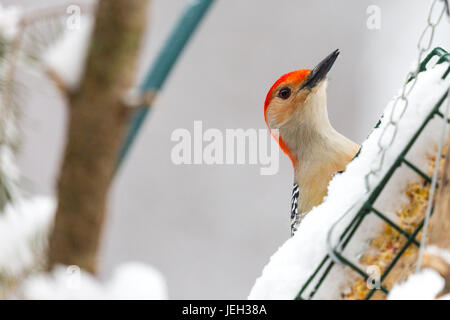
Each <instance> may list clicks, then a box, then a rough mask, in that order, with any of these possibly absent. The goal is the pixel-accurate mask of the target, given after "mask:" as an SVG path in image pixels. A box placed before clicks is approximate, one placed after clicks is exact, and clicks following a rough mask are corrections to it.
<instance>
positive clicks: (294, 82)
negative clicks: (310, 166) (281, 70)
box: [264, 49, 339, 162]
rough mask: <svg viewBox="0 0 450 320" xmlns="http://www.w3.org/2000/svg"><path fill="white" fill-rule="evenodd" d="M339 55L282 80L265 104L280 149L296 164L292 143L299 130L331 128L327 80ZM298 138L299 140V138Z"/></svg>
mask: <svg viewBox="0 0 450 320" xmlns="http://www.w3.org/2000/svg"><path fill="white" fill-rule="evenodd" d="M338 55H339V49H337V50H335V51H333V52H332V53H331V54H329V55H328V56H327V57H326V58H325V59H323V60H322V61H321V62H320V63H319V64H318V65H317V66H316V67H315V68H314V69H312V70H311V69H301V70H297V71H293V72H290V73H287V74H285V75H283V76H282V77H280V78H279V79H278V80H277V81H276V82H275V83H274V84H273V86H272V87H271V88H270V90H269V92H268V94H267V97H266V101H265V103H264V118H265V121H266V123H267V126H268V127H269V129H270V130H271V132H272V135H274V133H273V132H274V131H275V129H277V130H278V133H279V134H278V135H274V137H275V138H277V139H279V143H280V147H281V149H282V150H283V151H284V152H285V153H287V154H288V156H289V157H290V158H291V160H292V162H295V159H294V158H295V155H294V154H293V152H292V151H293V149H295V148H296V146H294V145H292V144H293V143H292V142H290V140H292V139H290V137H289V136H292V135H294V134H293V131H296V130H298V128H299V127H302V126H303V127H315V128H317V129H318V130H320V127H321V126H327V125H329V122H328V115H327V110H326V92H325V91H326V76H327V74H328V71H330V69H331V67H332V65H333V63H334V61H335V60H336V58H337V56H338ZM296 138H297V137H296Z"/></svg>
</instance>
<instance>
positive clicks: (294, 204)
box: [291, 183, 300, 236]
mask: <svg viewBox="0 0 450 320" xmlns="http://www.w3.org/2000/svg"><path fill="white" fill-rule="evenodd" d="M299 195H300V187H299V185H298V184H296V183H294V189H293V190H292V199H291V236H293V235H294V233H295V231H297V226H298V224H299V223H300V215H299V213H298V197H299Z"/></svg>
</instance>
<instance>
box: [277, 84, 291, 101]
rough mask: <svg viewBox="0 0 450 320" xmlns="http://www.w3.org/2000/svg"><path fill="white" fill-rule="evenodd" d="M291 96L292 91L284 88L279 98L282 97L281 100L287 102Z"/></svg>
mask: <svg viewBox="0 0 450 320" xmlns="http://www.w3.org/2000/svg"><path fill="white" fill-rule="evenodd" d="M290 95H291V89H289V88H288V87H283V88H281V89H280V91H278V97H280V98H281V99H284V100H286V99H287V98H289V97H290Z"/></svg>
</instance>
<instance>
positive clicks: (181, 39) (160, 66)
mask: <svg viewBox="0 0 450 320" xmlns="http://www.w3.org/2000/svg"><path fill="white" fill-rule="evenodd" d="M213 2H214V0H191V1H189V3H188V4H187V6H186V8H185V9H184V11H183V13H182V15H181V18H180V19H179V20H178V23H177V24H176V25H175V27H174V29H173V30H172V33H171V34H170V36H169V38H168V39H167V41H166V43H165V44H164V46H163V48H162V49H161V51H160V52H159V54H158V56H157V58H156V60H155V62H154V63H153V65H152V67H151V69H150V70H149V72H148V73H147V76H146V77H145V79H144V81H143V83H142V85H141V87H140V92H141V93H142V94H146V93H152V94H157V93H158V91H159V90H160V89H161V88H162V86H163V85H164V82H165V80H166V79H167V77H168V75H169V73H170V71H171V70H172V68H173V66H174V65H175V63H176V61H177V59H178V58H179V56H180V54H181V52H182V51H183V49H184V47H185V45H186V44H187V42H188V41H189V39H190V37H191V36H192V34H193V33H194V31H195V30H196V28H197V26H198V24H199V23H200V21H201V20H202V18H203V17H204V15H205V13H206V12H207V10H208V8H209V7H210V6H211V4H212V3H213ZM148 112H149V106H142V107H141V108H140V109H139V110H137V111H136V112H135V113H134V114H133V116H132V118H131V124H130V129H129V131H128V133H127V135H126V137H125V140H124V143H123V145H122V148H121V150H120V153H119V159H118V164H117V169H118V168H119V167H120V165H121V164H122V162H123V161H124V159H125V157H126V155H127V153H128V151H129V150H130V147H131V146H132V144H133V142H134V140H135V138H136V136H137V134H138V132H139V129H140V128H141V126H142V124H143V122H144V120H145V118H146V117H147V115H148ZM117 169H116V170H117Z"/></svg>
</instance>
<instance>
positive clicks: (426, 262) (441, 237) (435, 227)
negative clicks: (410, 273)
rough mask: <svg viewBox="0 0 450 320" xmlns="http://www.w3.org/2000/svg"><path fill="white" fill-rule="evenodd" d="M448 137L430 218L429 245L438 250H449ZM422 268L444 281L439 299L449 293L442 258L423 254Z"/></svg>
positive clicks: (449, 269) (447, 267) (449, 271)
mask: <svg viewBox="0 0 450 320" xmlns="http://www.w3.org/2000/svg"><path fill="white" fill-rule="evenodd" d="M449 148H450V136H449V137H448V138H447V152H446V156H445V162H444V168H443V170H442V178H441V179H440V181H439V189H438V190H439V192H438V194H437V197H436V206H435V209H434V213H433V216H432V217H431V218H430V240H429V241H428V243H429V244H430V245H433V246H436V247H438V248H440V249H446V250H450V150H449ZM422 268H432V269H434V270H436V271H437V272H438V273H439V274H440V275H441V276H442V278H444V280H445V285H444V289H442V291H441V292H440V293H439V294H438V295H437V297H436V298H439V297H441V296H443V295H445V294H448V293H450V264H448V263H447V261H445V260H444V259H443V258H442V257H439V256H436V255H434V254H432V253H429V252H425V254H424V255H423V262H422Z"/></svg>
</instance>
